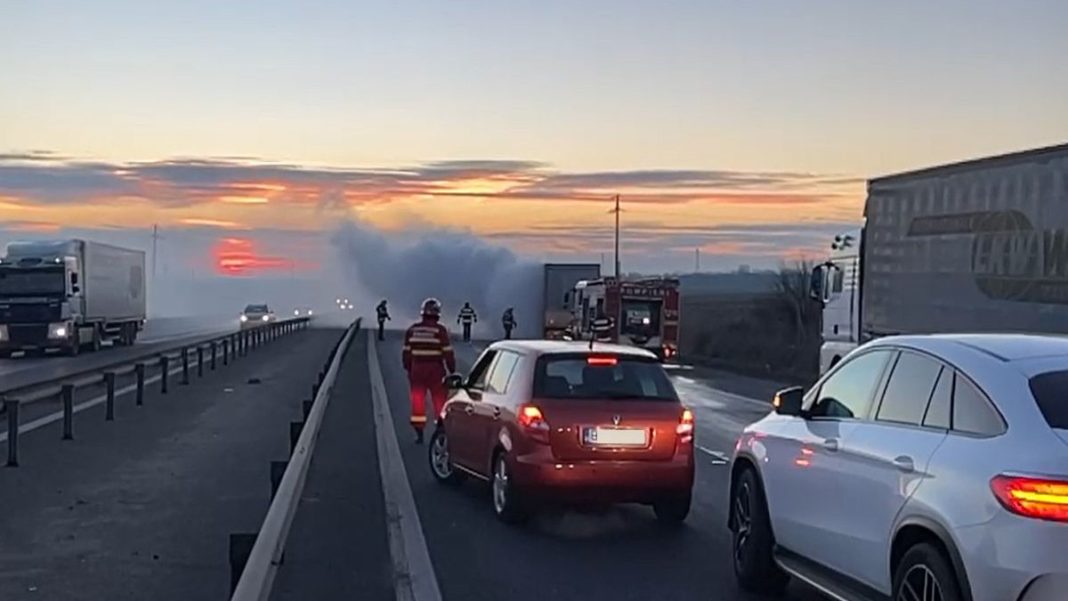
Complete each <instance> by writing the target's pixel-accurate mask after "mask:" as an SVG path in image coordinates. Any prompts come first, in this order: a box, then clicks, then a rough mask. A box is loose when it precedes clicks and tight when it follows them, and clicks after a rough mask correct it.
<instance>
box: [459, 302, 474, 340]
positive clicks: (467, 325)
mask: <svg viewBox="0 0 1068 601" xmlns="http://www.w3.org/2000/svg"><path fill="white" fill-rule="evenodd" d="M456 323H458V324H462V325H463V328H464V342H471V324H473V323H478V315H476V314H475V309H474V308H473V307H472V306H471V303H464V306H463V308H462V309H460V316H459V317H457V318H456Z"/></svg>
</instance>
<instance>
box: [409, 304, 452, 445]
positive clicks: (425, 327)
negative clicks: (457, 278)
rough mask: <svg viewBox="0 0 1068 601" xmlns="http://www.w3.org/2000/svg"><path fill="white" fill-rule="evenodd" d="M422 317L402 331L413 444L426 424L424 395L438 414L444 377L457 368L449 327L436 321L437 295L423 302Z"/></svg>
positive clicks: (438, 313) (442, 402) (420, 438)
mask: <svg viewBox="0 0 1068 601" xmlns="http://www.w3.org/2000/svg"><path fill="white" fill-rule="evenodd" d="M422 315H423V319H422V320H421V321H420V322H419V323H416V324H415V325H413V326H412V327H410V328H408V331H407V332H405V333H404V351H403V353H402V360H403V361H404V369H405V370H406V371H407V372H408V383H409V385H410V386H409V389H410V392H411V401H412V414H411V418H410V421H411V424H412V428H413V429H414V430H415V443H416V444H422V443H423V428H424V427H425V426H426V395H427V392H428V391H429V392H430V396H431V399H432V400H433V403H434V415H441V410H442V408H443V407H444V406H445V396H446V394H447V392H448V391H447V389H446V387H445V376H446V375H447V374H451V373H453V372H455V371H456V355H455V354H454V353H453V350H452V343H451V342H450V341H449V330H448V329H447V328H446V327H445V326H443V325H442V324H441V323H439V320H440V319H441V303H439V302H438V299H436V298H428V299H426V300H425V301H423V308H422Z"/></svg>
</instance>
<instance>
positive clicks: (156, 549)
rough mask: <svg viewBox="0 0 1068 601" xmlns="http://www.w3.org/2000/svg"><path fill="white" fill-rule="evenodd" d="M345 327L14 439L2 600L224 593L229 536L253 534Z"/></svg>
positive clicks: (269, 348)
mask: <svg viewBox="0 0 1068 601" xmlns="http://www.w3.org/2000/svg"><path fill="white" fill-rule="evenodd" d="M341 335H342V332H341V331H340V330H327V329H310V330H305V331H301V332H298V333H295V334H292V335H290V336H288V337H285V338H283V339H282V340H279V341H277V342H273V343H269V344H267V345H266V346H264V347H262V348H260V349H257V350H254V351H252V352H250V353H249V355H248V356H247V357H243V358H240V359H239V360H237V361H236V362H235V363H232V364H231V365H230V366H229V367H225V368H223V367H220V368H219V370H217V371H216V372H214V373H213V372H207V373H206V374H205V376H204V377H203V378H196V377H195V376H194V378H193V380H192V383H191V384H190V385H189V386H179V385H175V386H174V387H173V389H172V390H171V393H170V394H168V395H166V396H162V395H160V394H159V393H158V391H157V388H156V387H152V389H151V392H150V394H149V395H148V396H147V398H146V401H145V406H144V407H135V406H134V405H133V399H132V395H124V396H122V397H120V398H119V399H118V407H117V416H116V417H117V419H116V420H115V421H113V422H106V421H105V420H104V411H103V407H102V406H98V407H94V408H92V409H89V410H87V411H84V412H82V413H78V414H77V415H76V424H75V439H74V440H72V441H61V440H60V433H61V430H60V424H59V423H54V424H51V425H48V426H45V427H43V428H40V429H38V430H34V431H32V432H29V433H26V434H24V435H23V436H22V446H21V449H22V450H21V458H22V461H21V466H20V467H18V468H8V469H3V468H0V599H4V600H5V601H7V600H11V601H23V600H27V601H32V600H43V599H47V600H52V599H64V600H70V601H79V600H86V601H90V600H91V601H98V600H102V599H107V600H109V601H123V600H138V601H140V600H143V599H152V600H154V601H168V600H174V601H188V600H190V599H225V598H227V597H228V596H229V585H230V576H229V565H228V537H229V535H230V534H231V533H235V532H250V533H251V532H256V531H257V530H258V529H259V526H260V523H261V521H262V519H263V516H264V514H265V513H266V510H267V507H268V504H269V501H270V479H269V473H270V471H269V462H270V461H271V460H281V459H285V458H286V457H287V456H288V453H289V449H288V432H289V423H290V421H293V420H298V419H300V401H301V400H302V399H304V398H307V397H309V396H310V392H311V389H310V387H311V384H312V381H313V379H314V374H316V373H317V372H318V371H319V370H320V369H321V368H322V365H323V362H324V361H325V359H326V357H327V355H328V353H329V352H330V348H331V347H332V346H333V344H334V343H335V342H336V341H337V340H338V338H339V337H340V336H341Z"/></svg>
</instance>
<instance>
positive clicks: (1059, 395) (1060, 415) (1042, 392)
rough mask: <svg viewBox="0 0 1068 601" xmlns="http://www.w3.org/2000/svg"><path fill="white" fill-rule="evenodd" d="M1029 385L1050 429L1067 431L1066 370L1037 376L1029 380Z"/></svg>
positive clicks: (1067, 371)
mask: <svg viewBox="0 0 1068 601" xmlns="http://www.w3.org/2000/svg"><path fill="white" fill-rule="evenodd" d="M1030 385H1031V394H1032V395H1033V396H1034V397H1035V401H1036V402H1037V403H1038V408H1039V409H1041V410H1042V415H1044V416H1046V421H1047V422H1049V425H1050V427H1051V428H1061V429H1064V430H1068V370H1062V371H1048V372H1046V373H1044V374H1038V375H1037V376H1034V377H1033V378H1031V381H1030Z"/></svg>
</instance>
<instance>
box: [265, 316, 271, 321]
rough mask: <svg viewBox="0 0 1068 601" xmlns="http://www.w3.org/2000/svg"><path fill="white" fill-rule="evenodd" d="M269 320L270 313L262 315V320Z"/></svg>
mask: <svg viewBox="0 0 1068 601" xmlns="http://www.w3.org/2000/svg"><path fill="white" fill-rule="evenodd" d="M270 320H271V316H270V315H264V316H263V321H270Z"/></svg>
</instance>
